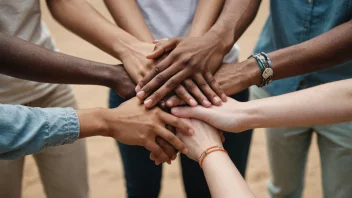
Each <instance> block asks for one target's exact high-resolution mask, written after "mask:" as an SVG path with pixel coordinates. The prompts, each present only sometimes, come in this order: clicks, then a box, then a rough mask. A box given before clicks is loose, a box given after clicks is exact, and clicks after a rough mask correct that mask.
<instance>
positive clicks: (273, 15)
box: [137, 0, 352, 197]
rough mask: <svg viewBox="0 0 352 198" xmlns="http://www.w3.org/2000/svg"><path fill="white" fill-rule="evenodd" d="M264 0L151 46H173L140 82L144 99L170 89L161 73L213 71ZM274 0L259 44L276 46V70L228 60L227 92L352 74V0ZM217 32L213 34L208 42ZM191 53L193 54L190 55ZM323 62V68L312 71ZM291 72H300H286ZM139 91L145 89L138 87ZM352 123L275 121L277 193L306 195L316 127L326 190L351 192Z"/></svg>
mask: <svg viewBox="0 0 352 198" xmlns="http://www.w3.org/2000/svg"><path fill="white" fill-rule="evenodd" d="M260 2H261V1H259V0H246V1H238V0H227V1H226V2H225V4H224V8H223V10H222V12H221V14H220V16H219V19H218V20H217V21H216V23H215V24H214V25H213V26H212V27H211V29H210V30H209V31H208V32H209V34H205V35H204V36H202V37H201V38H199V39H188V38H174V39H171V40H170V41H168V42H164V43H163V44H161V45H159V46H158V50H157V51H155V52H154V53H152V54H150V56H148V57H149V58H155V57H158V55H160V54H163V52H165V51H167V52H169V51H170V50H171V49H173V50H172V52H171V53H170V55H169V56H168V57H167V58H165V59H164V60H163V61H162V62H160V63H159V64H158V65H157V70H158V74H157V75H156V74H155V73H151V74H150V75H149V76H147V77H146V78H144V79H143V80H142V81H141V82H140V83H139V87H141V88H140V92H142V91H144V93H143V94H142V95H144V96H143V97H140V98H141V99H142V100H144V101H145V100H148V99H152V100H153V101H155V102H157V101H158V100H159V98H161V97H162V96H163V95H164V94H166V93H167V92H168V91H169V90H168V89H166V88H165V87H161V88H160V89H158V88H159V87H160V86H161V85H160V83H157V81H156V78H155V77H156V76H158V75H162V76H163V77H165V78H166V79H173V81H174V83H175V84H177V83H178V82H181V81H182V80H184V78H186V77H187V75H188V74H190V73H192V72H194V71H197V72H203V73H205V72H207V71H209V68H210V66H208V65H207V64H206V63H207V62H209V59H212V60H217V56H218V54H219V53H221V52H222V51H223V50H225V51H228V49H229V46H231V45H232V44H233V43H234V42H235V41H237V40H238V39H239V37H240V36H241V35H242V33H243V32H244V31H245V30H246V29H247V27H248V26H249V24H251V22H252V21H253V19H254V18H255V15H256V13H257V11H258V8H259V6H260ZM270 2H271V3H270V15H269V17H268V19H267V22H266V24H265V26H264V28H263V31H262V34H261V36H260V37H259V41H258V44H257V47H256V49H255V50H254V51H255V52H270V53H269V54H268V55H267V57H268V58H269V59H271V63H272V66H271V68H270V69H271V74H270V75H268V76H266V75H264V76H266V77H268V78H264V77H263V74H264V69H263V71H261V70H262V69H259V67H258V63H257V62H256V61H255V59H254V58H250V59H248V60H246V61H243V62H241V63H238V64H235V65H232V66H233V67H232V70H231V69H230V68H227V69H226V68H225V67H224V66H222V67H220V69H219V71H218V72H217V73H216V74H215V76H214V79H215V80H216V81H217V82H218V83H219V84H220V86H221V87H222V88H223V89H224V91H225V93H227V94H229V93H236V92H238V91H240V90H243V89H245V88H248V87H249V86H251V85H261V84H262V82H263V80H268V81H265V82H270V80H272V79H274V81H273V82H272V83H270V84H269V85H268V86H266V87H264V89H259V88H253V91H252V94H251V95H252V97H254V98H256V99H257V98H264V97H269V96H276V95H282V94H285V93H289V92H293V91H297V90H301V89H305V88H309V87H313V86H316V85H320V84H324V83H327V82H331V81H337V80H344V79H348V78H351V76H352V70H351V64H352V62H351V61H349V60H351V50H350V47H351V34H350V31H351V26H352V21H351V19H352V7H351V3H350V1H344V2H335V1H324V2H320V1H314V0H309V1H279V0H271V1H270ZM210 39H211V41H212V42H207V41H209V40H210ZM214 43H217V45H218V46H219V47H220V48H221V49H223V50H221V49H219V50H215V51H214V50H212V49H213V48H209V47H210V46H213V45H214ZM195 46H197V47H195ZM174 48H175V49H174ZM198 49H205V50H204V53H198ZM186 55H187V56H186ZM175 57H178V59H176V58H175ZM187 57H191V58H190V59H186V58H187ZM204 57H210V58H209V59H205V58H204ZM175 60H177V61H180V62H182V61H183V60H187V62H186V63H190V62H192V63H196V64H195V65H196V66H195V67H191V65H190V64H183V65H182V64H181V65H177V64H174V62H175ZM204 60H207V61H204ZM326 68H329V69H326ZM323 69H324V70H323ZM317 70H320V71H318V72H313V73H310V72H312V71H317ZM179 73H180V74H179ZM218 73H219V74H218ZM175 74H176V75H175ZM181 74H182V75H181ZM186 74H187V75H186ZM303 74H304V75H303ZM217 75H218V76H217ZM172 76H174V77H172ZM289 76H296V77H292V78H286V79H283V78H285V77H289ZM171 77H172V78H171ZM269 77H270V78H269ZM279 79H282V80H279ZM275 80H276V81H275ZM266 84H267V83H266ZM262 85H265V84H262ZM137 86H138V85H137ZM154 90H157V92H154V93H157V94H153V91H154ZM226 90H227V91H226ZM138 95H141V94H138V93H137V96H138ZM302 102H304V101H302ZM351 126H352V125H351V122H347V123H340V124H334V125H317V126H305V127H302V126H301V127H282V128H270V129H267V141H268V152H269V158H270V169H271V173H272V177H271V179H270V182H269V183H268V189H269V192H270V196H271V197H300V196H301V194H302V190H303V186H304V185H303V181H304V168H305V163H306V158H307V153H308V149H309V145H310V142H311V138H312V134H313V131H316V134H317V135H318V145H319V149H320V157H321V164H322V173H323V176H322V178H323V189H324V196H325V197H350V196H351V195H352V187H351V182H350V177H348V174H346V173H347V172H352V168H350V167H351V166H348V165H349V164H351V163H352V157H351V156H352V147H351V146H350V145H352V144H351V141H352V135H351V133H350V129H351ZM282 142H285V144H282ZM292 153H293V154H294V155H293V156H292ZM280 167H286V168H285V169H282V168H280ZM287 178H290V179H287Z"/></svg>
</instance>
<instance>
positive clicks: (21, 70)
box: [0, 34, 135, 99]
mask: <svg viewBox="0 0 352 198" xmlns="http://www.w3.org/2000/svg"><path fill="white" fill-rule="evenodd" d="M0 72H1V73H3V74H6V75H10V76H14V77H17V78H24V79H27V80H33V81H39V82H47V83H61V84H91V85H102V86H106V87H110V88H112V89H114V90H115V91H116V92H117V93H118V94H119V95H120V96H121V97H123V98H125V99H129V98H132V97H133V96H134V95H135V92H134V90H133V88H134V86H135V84H134V83H133V82H132V80H131V79H130V77H129V75H128V74H127V72H126V71H125V70H124V68H123V67H122V66H121V65H108V64H103V63H98V62H93V61H88V60H84V59H80V58H76V57H73V56H69V55H65V54H62V53H59V52H55V51H52V50H48V49H45V48H42V47H39V46H37V45H34V44H32V43H30V42H27V41H24V40H21V39H19V38H16V37H13V36H10V35H5V34H0Z"/></svg>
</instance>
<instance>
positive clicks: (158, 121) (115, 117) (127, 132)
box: [105, 98, 193, 164]
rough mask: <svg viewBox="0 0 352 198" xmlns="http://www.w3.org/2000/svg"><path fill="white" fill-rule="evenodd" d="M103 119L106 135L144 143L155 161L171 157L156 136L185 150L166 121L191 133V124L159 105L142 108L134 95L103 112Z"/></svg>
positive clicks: (188, 133)
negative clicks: (166, 126) (107, 133)
mask: <svg viewBox="0 0 352 198" xmlns="http://www.w3.org/2000/svg"><path fill="white" fill-rule="evenodd" d="M105 120H106V121H105V122H106V123H107V125H108V127H109V131H110V135H109V136H111V137H113V138H115V139H116V140H118V141H120V142H122V143H125V144H129V145H140V146H144V147H145V148H146V149H148V150H149V151H151V152H152V153H153V154H154V156H156V158H157V163H158V164H159V163H161V162H166V161H169V160H170V159H169V157H168V155H167V154H166V153H165V152H164V151H163V149H162V148H160V146H159V145H158V144H157V143H156V138H157V137H158V136H159V137H161V138H163V139H164V140H166V141H167V142H168V143H170V144H171V145H172V146H174V147H175V148H176V149H177V150H179V151H181V152H182V153H187V149H186V148H185V145H184V144H183V142H182V141H181V140H180V139H179V138H177V137H176V135H175V134H173V133H172V132H171V131H169V130H167V129H166V128H165V125H170V126H172V127H174V128H177V129H178V130H180V132H181V133H183V134H184V135H192V134H193V131H192V129H191V128H190V126H188V125H187V124H186V123H185V122H184V121H182V120H181V119H180V118H177V117H175V116H173V115H171V114H168V113H166V112H163V111H162V110H160V109H159V108H153V109H150V110H148V109H145V108H144V106H143V105H141V104H140V103H139V100H138V99H137V98H132V99H130V100H128V101H126V102H124V103H122V104H121V105H120V106H119V107H118V108H116V109H113V110H110V111H109V113H108V114H107V115H105Z"/></svg>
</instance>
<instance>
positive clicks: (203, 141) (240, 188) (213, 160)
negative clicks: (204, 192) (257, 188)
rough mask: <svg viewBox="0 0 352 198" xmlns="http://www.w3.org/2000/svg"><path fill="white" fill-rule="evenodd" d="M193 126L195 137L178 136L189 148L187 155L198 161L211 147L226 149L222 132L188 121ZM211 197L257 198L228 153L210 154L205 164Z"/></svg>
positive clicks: (191, 120) (198, 122) (204, 168)
mask: <svg viewBox="0 0 352 198" xmlns="http://www.w3.org/2000/svg"><path fill="white" fill-rule="evenodd" d="M185 121H187V122H188V123H189V125H190V126H192V128H193V130H194V135H192V136H184V135H182V134H177V136H179V137H180V139H181V140H182V141H183V142H184V143H185V145H186V148H187V149H188V151H189V152H188V154H187V156H188V157H189V158H191V159H193V160H195V161H198V160H199V157H200V156H201V154H202V153H203V152H204V151H205V150H207V149H208V148H210V147H213V146H222V143H221V138H220V135H219V132H218V130H216V129H215V128H214V127H212V126H210V125H208V124H206V123H204V122H202V121H199V120H195V119H185ZM202 168H203V171H204V175H205V178H206V180H207V184H208V186H209V189H210V193H211V196H212V197H214V198H227V197H228V198H230V197H231V198H232V197H245V198H247V197H254V195H253V193H252V192H251V190H250V188H249V187H248V185H247V183H246V182H245V181H244V179H243V177H242V176H241V174H240V173H239V172H238V170H237V168H236V166H235V165H234V164H233V163H232V161H231V159H230V158H229V156H228V155H227V154H226V153H225V152H221V151H216V152H213V153H210V154H208V155H207V156H206V157H205V158H204V160H203V163H202Z"/></svg>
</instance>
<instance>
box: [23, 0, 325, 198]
mask: <svg viewBox="0 0 352 198" xmlns="http://www.w3.org/2000/svg"><path fill="white" fill-rule="evenodd" d="M90 2H91V3H92V4H93V5H94V7H95V8H96V9H98V10H99V11H100V12H101V13H102V14H103V15H104V16H106V17H107V18H109V19H110V20H111V17H110V16H109V15H108V12H107V10H106V8H105V6H104V5H103V3H102V1H97V0H96V1H90ZM268 8H269V3H268V1H267V0H265V1H263V3H262V6H261V9H260V12H259V14H258V15H257V18H256V20H255V22H254V23H253V24H252V25H251V27H250V28H249V29H248V30H247V32H246V33H245V34H244V35H243V36H242V38H241V39H240V41H239V44H240V47H241V57H240V59H241V60H243V59H245V58H246V57H247V56H248V54H250V53H251V51H252V50H253V47H254V45H255V42H256V41H257V39H258V35H259V33H260V30H261V27H262V26H263V24H264V20H265V18H266V16H267V15H268ZM42 10H43V19H44V21H45V22H46V23H47V25H48V27H49V29H50V31H51V32H52V34H53V36H54V38H55V40H56V43H57V46H58V48H60V49H61V51H62V52H63V53H67V54H70V55H74V56H78V57H82V58H86V59H91V60H95V61H101V62H106V63H116V60H115V59H114V58H112V57H110V56H109V55H106V54H105V53H103V52H101V51H100V50H98V49H97V48H95V47H93V46H92V45H90V44H88V43H87V42H85V41H83V40H82V39H80V38H78V37H77V36H75V35H73V34H72V33H70V32H68V31H67V30H65V29H64V28H62V27H61V26H60V25H59V24H57V23H56V22H55V21H54V20H53V19H52V17H51V16H50V14H49V13H48V10H47V7H46V4H45V2H44V1H42ZM92 25H94V24H92ZM102 31H103V30H102ZM73 88H74V92H75V94H76V97H77V100H78V102H79V107H80V108H90V107H107V99H108V89H107V88H104V87H98V86H73ZM87 141H88V145H87V150H88V161H89V183H90V192H91V197H92V198H108V197H109V198H110V197H125V187H124V177H123V171H122V164H121V160H120V156H119V154H118V150H117V148H116V146H115V142H114V141H113V140H112V139H108V138H99V137H97V138H89V139H88V140H87ZM247 170H248V171H247V176H246V177H247V181H248V183H249V185H250V187H251V188H252V190H253V192H254V193H255V195H256V196H257V197H267V190H266V182H267V180H268V179H269V177H270V171H269V168H268V158H267V153H266V142H265V136H264V130H262V129H257V130H256V131H255V133H254V136H253V140H252V147H251V152H250V157H249V164H248V169H247ZM320 173H321V170H320V160H319V152H318V149H317V145H316V138H314V139H313V144H312V148H311V150H310V153H309V159H308V165H307V171H306V181H305V182H306V188H305V190H304V197H307V198H308V197H309V198H310V197H322V190H321V174H320ZM163 175H164V177H163V183H162V187H163V188H162V192H161V195H160V197H162V198H174V197H175V198H176V197H177V198H180V197H185V195H184V192H183V185H182V182H181V174H180V166H179V163H178V162H175V163H173V164H172V165H171V166H169V165H164V172H163ZM287 179H290V178H287ZM22 191H23V197H26V198H27V197H28V198H42V197H45V195H44V192H43V187H42V184H41V181H40V179H39V176H38V170H37V168H36V165H35V162H34V161H33V158H32V157H27V159H26V164H25V170H24V180H23V189H22Z"/></svg>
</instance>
